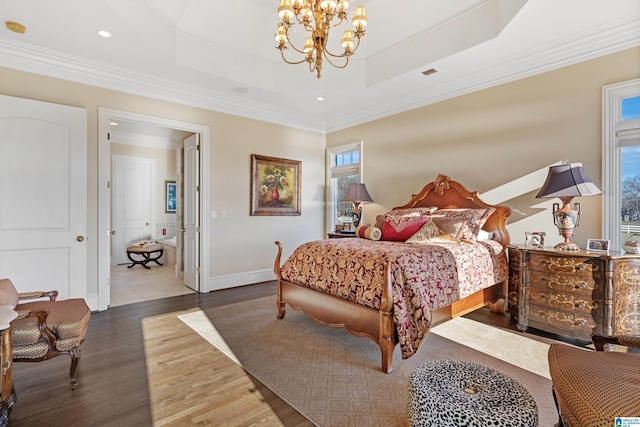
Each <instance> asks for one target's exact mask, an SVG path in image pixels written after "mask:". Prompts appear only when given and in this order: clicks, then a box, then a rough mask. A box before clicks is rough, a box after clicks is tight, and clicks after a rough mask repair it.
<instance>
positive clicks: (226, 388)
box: [9, 282, 584, 427]
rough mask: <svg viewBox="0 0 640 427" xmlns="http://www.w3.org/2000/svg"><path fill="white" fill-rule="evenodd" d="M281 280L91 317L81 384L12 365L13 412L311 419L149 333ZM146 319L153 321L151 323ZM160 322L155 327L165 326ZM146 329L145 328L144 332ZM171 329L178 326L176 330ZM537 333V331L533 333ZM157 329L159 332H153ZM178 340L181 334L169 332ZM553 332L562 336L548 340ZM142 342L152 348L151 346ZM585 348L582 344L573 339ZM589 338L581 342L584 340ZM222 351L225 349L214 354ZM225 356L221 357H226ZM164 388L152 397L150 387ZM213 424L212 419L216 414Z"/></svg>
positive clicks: (28, 421) (502, 319)
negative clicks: (200, 388) (203, 391)
mask: <svg viewBox="0 0 640 427" xmlns="http://www.w3.org/2000/svg"><path fill="white" fill-rule="evenodd" d="M276 292H277V289H276V283H275V282H266V283H262V284H256V285H250V286H245V287H239V288H234V289H226V290H221V291H216V292H211V293H208V294H195V293H190V294H187V295H180V296H174V297H170V298H162V299H157V300H151V301H144V302H139V303H134V304H128V305H122V306H117V307H113V308H110V309H109V310H107V311H103V312H99V313H93V314H92V318H91V323H90V325H89V331H88V335H87V338H86V341H85V343H84V344H83V345H82V347H81V359H80V363H79V365H78V370H77V372H76V376H77V379H78V381H79V386H78V388H77V389H76V390H73V391H72V390H71V388H70V386H69V383H68V372H69V367H70V359H69V357H68V356H67V355H61V356H58V357H56V358H54V359H51V360H48V361H43V362H37V363H27V362H19V363H14V364H13V383H14V387H15V391H16V395H17V403H16V404H15V406H14V407H13V411H12V413H11V415H10V417H9V420H10V425H11V426H12V427H20V426H62V425H64V426H83V427H84V426H150V425H175V426H182V425H185V424H187V425H205V426H208V425H224V426H228V425H231V426H249V425H259V426H272V425H277V426H293V427H307V426H312V425H313V424H312V423H311V422H310V421H309V420H307V419H306V418H305V417H304V416H302V415H301V414H300V413H298V412H297V411H296V410H295V409H294V408H292V407H291V406H289V405H288V404H287V403H286V402H285V401H283V400H282V399H280V398H279V397H278V396H276V395H274V394H273V393H272V392H271V391H270V390H269V389H268V388H266V387H265V386H264V385H263V384H261V383H260V382H259V381H258V380H256V379H255V378H253V377H252V376H251V375H249V374H248V373H246V372H245V371H244V370H242V369H241V368H239V366H238V365H236V364H235V363H234V362H233V361H231V359H228V358H227V357H226V356H222V357H220V355H219V354H213V353H211V354H202V353H204V352H212V351H214V350H212V347H211V346H210V345H209V344H206V345H205V347H203V349H204V350H202V349H198V348H196V347H195V346H197V345H200V344H202V342H203V341H204V340H195V339H193V338H192V337H193V334H192V333H191V334H190V336H188V335H187V334H186V333H185V334H181V333H179V334H178V336H179V339H173V341H171V340H168V339H166V338H165V337H163V336H161V335H158V336H152V337H149V336H148V335H149V333H150V332H149V329H148V328H149V327H151V326H153V325H150V323H154V324H156V323H157V324H161V323H162V322H163V321H164V319H163V315H165V316H164V317H169V316H166V315H167V314H168V313H174V315H173V317H175V313H176V312H179V311H185V310H190V309H193V308H202V309H203V310H206V309H208V308H215V307H220V306H224V305H228V304H233V303H237V302H242V301H247V300H251V299H255V298H261V297H265V296H274V298H275V295H276ZM466 317H469V318H472V319H474V320H478V321H481V322H483V323H487V324H493V325H495V326H501V327H504V328H509V329H515V328H516V326H515V323H514V322H513V321H511V320H510V318H509V317H508V316H499V315H495V314H492V313H490V312H489V310H488V309H481V310H477V311H475V312H473V313H470V314H468V315H467V316H466ZM149 319H153V320H152V322H150V321H149ZM161 330H162V328H159V329H156V331H161ZM145 331H146V332H145ZM172 332H175V331H172ZM530 332H532V333H534V331H530ZM151 333H158V332H151ZM171 336H172V337H174V338H175V336H176V334H172V335H171ZM550 338H557V337H553V336H550ZM145 340H146V341H147V342H150V343H151V348H147V349H145ZM577 344H580V343H577ZM582 344H584V343H582ZM217 353H220V352H217ZM220 354H221V353H220ZM194 381H206V382H207V387H208V388H207V390H212V392H211V393H207V395H197V394H195V395H194V394H193V392H192V391H191V388H190V385H191V383H192V382H194ZM151 383H153V384H160V386H159V387H155V388H154V390H155V389H158V391H157V393H156V395H154V396H151V393H150V391H149V390H150V384H151ZM212 419H213V420H215V421H213V422H211V420H212Z"/></svg>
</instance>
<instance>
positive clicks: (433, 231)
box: [406, 221, 458, 243]
mask: <svg viewBox="0 0 640 427" xmlns="http://www.w3.org/2000/svg"><path fill="white" fill-rule="evenodd" d="M406 243H458V241H457V240H456V239H454V238H453V237H451V236H450V235H449V234H447V233H445V232H443V231H442V230H440V229H439V228H438V226H437V225H436V224H435V223H434V222H433V221H427V222H426V223H425V224H424V225H423V226H422V227H420V230H418V231H417V232H416V233H415V234H414V235H413V236H411V237H410V238H408V239H407V241H406Z"/></svg>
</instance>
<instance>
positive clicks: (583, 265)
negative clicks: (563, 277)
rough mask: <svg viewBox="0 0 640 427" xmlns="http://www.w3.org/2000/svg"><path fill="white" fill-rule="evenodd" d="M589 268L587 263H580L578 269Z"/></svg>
mask: <svg viewBox="0 0 640 427" xmlns="http://www.w3.org/2000/svg"><path fill="white" fill-rule="evenodd" d="M586 269H587V265H586V264H580V265H579V266H578V270H586Z"/></svg>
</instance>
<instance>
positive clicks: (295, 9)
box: [275, 0, 367, 78]
mask: <svg viewBox="0 0 640 427" xmlns="http://www.w3.org/2000/svg"><path fill="white" fill-rule="evenodd" d="M348 7H349V2H348V1H347V0H335V1H334V0H293V2H292V1H291V0H280V6H279V7H278V15H279V16H280V18H281V19H282V22H280V23H278V30H277V32H276V36H275V37H276V41H277V42H278V46H277V48H278V49H279V50H280V54H281V55H282V59H283V60H284V62H286V63H287V64H302V63H303V62H306V63H307V64H309V71H310V72H313V71H316V73H317V75H318V78H320V72H321V71H322V58H323V57H324V59H326V60H327V62H329V64H331V65H333V66H334V67H336V68H345V67H346V66H347V64H349V57H350V56H351V55H353V54H354V53H355V51H356V50H357V49H358V47H359V46H360V39H361V38H362V36H364V31H365V30H364V27H366V26H367V13H366V11H365V8H364V6H357V7H356V11H355V14H354V16H353V19H352V20H351V23H352V24H353V26H354V28H355V37H357V39H358V41H357V43H356V42H354V39H353V38H354V32H353V31H351V30H345V31H344V33H343V35H342V41H341V44H342V48H343V49H344V52H343V53H341V54H334V53H331V52H330V51H329V50H328V49H327V41H328V40H329V31H330V30H331V29H332V28H335V27H337V26H339V25H340V24H342V22H343V21H344V20H346V19H347V12H346V10H347V8H348ZM294 18H295V20H296V21H298V23H299V24H300V25H302V26H303V27H304V29H305V31H307V32H308V33H309V34H310V35H309V37H307V38H306V40H305V43H304V47H303V48H302V49H298V48H297V47H296V46H295V45H294V44H293V43H292V42H291V39H290V38H289V29H290V28H291V27H292V26H293V25H294V24H295V22H293V19H294ZM288 47H291V48H292V49H293V50H295V51H296V52H299V53H301V54H302V55H303V56H304V57H303V58H302V59H301V60H300V61H289V60H287V58H285V56H284V51H285V49H287V48H288ZM335 58H338V59H340V60H342V59H344V63H342V64H336V63H335V62H333V61H332V59H335Z"/></svg>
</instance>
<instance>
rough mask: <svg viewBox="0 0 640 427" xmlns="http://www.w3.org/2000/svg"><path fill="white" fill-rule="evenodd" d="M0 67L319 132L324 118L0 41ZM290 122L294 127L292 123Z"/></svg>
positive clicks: (55, 52) (66, 55)
mask: <svg viewBox="0 0 640 427" xmlns="http://www.w3.org/2000/svg"><path fill="white" fill-rule="evenodd" d="M0 64H1V65H2V66H3V67H7V68H13V69H17V70H21V71H26V72H30V73H35V74H41V75H45V76H48V77H54V78H59V79H62V80H68V81H73V82H77V83H83V84H87V85H91V86H97V87H101V88H105V89H110V90H116V91H120V92H125V93H130V94H134V95H140V96H145V97H149V98H154V99H160V100H164V101H169V102H174V103H178V104H183V105H189V106H192V107H198V108H203V109H206V110H211V111H217V112H221V113H226V114H232V115H235V116H240V117H246V118H250V119H254V120H260V121H264V122H269V123H275V124H279V125H283V126H289V127H297V128H300V129H304V130H309V131H314V132H321V133H324V131H325V129H324V119H318V117H315V116H312V115H309V114H304V113H301V112H299V111H293V110H289V109H284V108H279V107H277V106H274V105H270V104H265V103H261V102H256V101H252V100H246V99H242V98H239V97H230V96H227V95H225V94H221V93H219V92H215V91H212V90H210V89H207V88H203V87H199V86H193V85H188V84H184V83H181V82H178V81H175V80H170V79H164V78H160V77H157V76H154V75H150V74H146V73H141V72H137V71H133V70H129V69H125V68H122V67H116V66H113V65H110V64H105V63H101V62H98V61H92V60H88V59H85V58H81V57H78V56H74V55H68V54H64V53H60V52H57V51H53V50H50V49H44V48H40V47H35V46H31V45H28V44H24V43H20V42H15V41H12V40H2V39H0ZM294 124H295V125H294Z"/></svg>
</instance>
